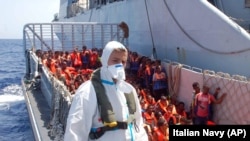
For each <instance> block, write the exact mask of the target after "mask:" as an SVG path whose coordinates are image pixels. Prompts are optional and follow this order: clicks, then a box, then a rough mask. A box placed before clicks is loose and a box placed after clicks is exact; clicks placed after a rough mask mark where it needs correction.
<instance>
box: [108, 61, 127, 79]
mask: <svg viewBox="0 0 250 141" xmlns="http://www.w3.org/2000/svg"><path fill="white" fill-rule="evenodd" d="M108 70H109V73H110V74H111V76H112V78H114V79H117V80H125V70H124V67H123V65H122V64H121V63H120V64H114V65H111V66H108Z"/></svg>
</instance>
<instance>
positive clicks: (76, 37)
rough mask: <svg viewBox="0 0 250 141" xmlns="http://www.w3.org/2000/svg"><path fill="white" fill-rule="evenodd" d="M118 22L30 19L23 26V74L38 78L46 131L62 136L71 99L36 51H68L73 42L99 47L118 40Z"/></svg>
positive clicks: (57, 136) (60, 138)
mask: <svg viewBox="0 0 250 141" xmlns="http://www.w3.org/2000/svg"><path fill="white" fill-rule="evenodd" d="M122 32H123V31H122V30H120V28H119V24H115V23H114V24H105V23H104V24H101V23H32V24H27V25H25V26H24V29H23V46H24V51H25V54H26V57H25V58H26V64H27V67H26V76H29V77H28V79H30V80H31V79H34V78H35V77H37V75H36V74H38V75H39V76H40V78H41V80H40V83H41V84H40V89H41V91H42V92H43V94H44V96H45V99H46V101H47V102H48V105H49V106H50V108H51V112H50V114H51V117H50V122H49V123H50V124H49V126H48V127H49V131H50V132H49V135H50V136H51V137H53V138H55V139H56V140H62V138H63V134H64V129H65V126H66V119H67V115H68V111H69V107H70V103H71V100H72V96H71V94H70V92H69V91H68V89H67V88H66V87H65V85H64V84H62V83H61V82H60V81H59V80H57V79H56V78H55V77H54V76H53V75H52V74H51V73H50V71H49V70H48V69H47V68H46V67H45V66H43V65H42V61H41V56H39V54H37V51H38V50H39V51H49V50H51V51H72V50H73V49H74V48H75V47H76V46H79V47H80V46H83V45H86V46H87V47H88V48H94V47H99V48H103V47H104V45H105V44H106V43H107V42H108V41H111V40H117V41H120V39H121V38H120V34H121V35H122Z"/></svg>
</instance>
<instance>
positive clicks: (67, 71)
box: [37, 46, 224, 141]
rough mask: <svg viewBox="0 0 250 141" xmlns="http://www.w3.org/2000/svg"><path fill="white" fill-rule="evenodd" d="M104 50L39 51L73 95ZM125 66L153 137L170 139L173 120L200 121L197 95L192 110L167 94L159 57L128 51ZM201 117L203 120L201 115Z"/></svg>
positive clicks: (162, 140) (153, 140) (154, 139)
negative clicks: (196, 117) (197, 113)
mask: <svg viewBox="0 0 250 141" xmlns="http://www.w3.org/2000/svg"><path fill="white" fill-rule="evenodd" d="M102 51H103V50H102V49H97V48H93V49H88V48H87V47H86V46H83V47H82V50H79V48H78V47H75V48H74V50H73V51H72V52H67V51H66V52H62V51H55V52H53V51H43V52H42V51H37V55H38V57H40V58H41V61H42V64H43V65H44V66H45V67H47V69H48V70H49V71H50V72H51V73H52V75H53V76H54V77H56V78H57V79H58V80H60V81H62V82H63V83H64V84H65V85H66V86H67V88H68V90H69V91H70V92H71V94H72V95H74V94H75V92H76V90H77V88H78V87H79V86H80V85H81V84H82V83H83V82H85V81H87V80H89V79H90V77H91V74H92V73H93V71H94V70H95V69H97V68H99V67H100V66H102V64H101V61H100V56H101V54H102ZM125 70H126V74H127V75H126V81H127V82H129V83H130V84H132V85H133V86H134V87H135V88H136V90H137V94H138V98H139V100H140V105H141V109H142V117H143V120H144V128H145V130H146V132H147V134H148V137H149V140H150V141H168V127H169V125H170V124H175V125H178V124H194V123H197V122H195V119H194V117H195V116H194V111H195V110H196V108H195V105H199V104H197V103H195V99H198V97H196V96H194V98H193V99H194V102H193V103H192V105H191V106H190V111H186V110H185V103H184V102H182V101H176V100H175V99H172V98H171V96H170V95H169V94H168V85H167V82H168V78H167V72H166V70H165V68H164V67H162V64H161V61H160V60H152V59H150V58H149V57H146V56H140V55H139V54H138V53H137V52H131V51H129V54H128V61H127V64H126V68H125ZM193 89H194V94H198V93H200V89H199V85H198V84H197V82H195V83H194V84H193ZM205 89H206V88H205ZM205 91H206V92H207V90H205ZM217 92H218V91H217ZM223 97H224V95H223V96H222V98H220V99H219V100H216V99H215V98H214V97H212V98H211V99H212V101H215V102H216V103H220V102H221V101H222V99H223ZM209 99H210V97H209ZM200 113H201V114H202V112H200ZM199 121H200V123H204V122H203V121H204V120H203V119H202V118H200V119H199ZM197 124H199V123H197Z"/></svg>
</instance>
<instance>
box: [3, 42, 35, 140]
mask: <svg viewBox="0 0 250 141" xmlns="http://www.w3.org/2000/svg"><path fill="white" fill-rule="evenodd" d="M0 60H1V61H0V66H1V68H0V141H10V140H12V141H32V140H34V137H33V133H32V130H31V124H30V121H29V116H28V111H27V107H26V103H25V100H24V96H23V93H22V88H21V78H22V77H23V75H24V71H25V61H24V60H25V59H24V54H23V48H22V40H0Z"/></svg>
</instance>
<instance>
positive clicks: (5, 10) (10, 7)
mask: <svg viewBox="0 0 250 141" xmlns="http://www.w3.org/2000/svg"><path fill="white" fill-rule="evenodd" d="M0 3H1V4H0V12H1V13H0V39H22V38H23V37H22V36H23V27H24V25H25V24H27V23H40V22H41V23H47V22H51V21H52V20H53V18H54V14H56V13H58V12H59V6H60V0H0Z"/></svg>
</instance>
